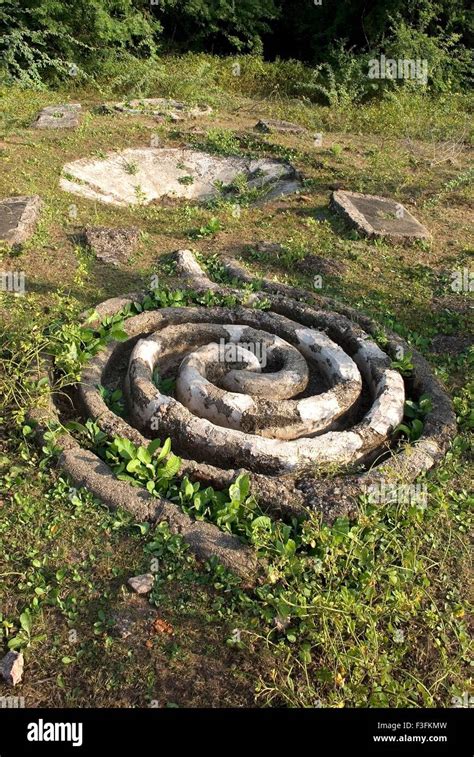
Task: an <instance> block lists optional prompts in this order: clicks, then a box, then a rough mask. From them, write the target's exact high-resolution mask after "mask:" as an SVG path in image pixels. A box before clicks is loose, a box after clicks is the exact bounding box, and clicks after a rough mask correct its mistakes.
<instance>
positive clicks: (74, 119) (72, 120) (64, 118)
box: [33, 103, 81, 129]
mask: <svg viewBox="0 0 474 757" xmlns="http://www.w3.org/2000/svg"><path fill="white" fill-rule="evenodd" d="M80 110H81V106H80V105H79V103H69V104H63V105H48V106H47V107H46V108H43V110H42V111H40V113H39V114H38V116H37V118H36V121H35V122H34V124H33V126H34V128H35V129H74V128H75V127H76V126H79V113H80Z"/></svg>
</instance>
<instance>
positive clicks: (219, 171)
mask: <svg viewBox="0 0 474 757" xmlns="http://www.w3.org/2000/svg"><path fill="white" fill-rule="evenodd" d="M242 176H245V178H246V180H247V187H248V189H249V191H252V190H258V191H259V192H261V193H262V196H263V199H265V200H266V199H269V198H270V199H273V198H274V197H276V196H279V195H284V194H288V193H290V192H294V191H297V189H299V187H300V182H299V177H298V175H297V172H296V171H295V169H294V168H293V166H291V165H290V164H288V163H282V162H281V161H278V160H269V159H266V158H261V159H258V160H252V159H250V158H244V157H240V156H232V157H223V156H215V155H209V154H207V153H204V152H199V151H197V150H192V149H179V148H152V147H146V148H138V149H127V150H123V151H122V152H118V153H111V154H109V155H108V156H107V157H106V158H105V159H98V158H90V159H81V160H75V161H73V162H72V163H68V164H67V165H65V166H64V169H63V176H62V178H61V179H60V185H61V187H62V189H65V190H66V191H68V192H73V193H74V194H77V195H80V196H82V197H87V198H88V199H92V200H100V201H102V202H105V203H108V204H112V205H121V206H124V205H137V204H142V205H148V204H149V203H151V202H153V201H154V200H160V201H161V202H165V201H166V200H167V199H169V198H172V199H178V198H183V199H186V200H195V201H198V202H199V201H204V200H208V199H211V198H213V197H216V196H218V195H219V192H220V191H223V192H225V191H226V187H230V186H231V185H232V183H233V182H234V181H235V180H236V179H237V178H241V177H242ZM219 187H221V188H222V190H220V189H219ZM265 193H266V194H265Z"/></svg>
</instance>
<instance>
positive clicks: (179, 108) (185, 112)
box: [102, 97, 212, 118]
mask: <svg viewBox="0 0 474 757" xmlns="http://www.w3.org/2000/svg"><path fill="white" fill-rule="evenodd" d="M102 110H103V112H106V113H107V112H110V111H114V110H116V111H119V112H120V113H128V114H129V115H131V116H140V115H143V116H170V117H171V118H173V116H175V117H177V118H178V117H180V116H181V117H184V116H191V117H192V118H198V117H199V116H209V115H210V114H211V113H212V108H211V107H210V106H209V105H188V104H186V103H183V102H179V101H178V100H170V99H167V98H164V97H145V98H142V99H141V100H125V101H124V102H116V103H106V104H105V105H104V106H102Z"/></svg>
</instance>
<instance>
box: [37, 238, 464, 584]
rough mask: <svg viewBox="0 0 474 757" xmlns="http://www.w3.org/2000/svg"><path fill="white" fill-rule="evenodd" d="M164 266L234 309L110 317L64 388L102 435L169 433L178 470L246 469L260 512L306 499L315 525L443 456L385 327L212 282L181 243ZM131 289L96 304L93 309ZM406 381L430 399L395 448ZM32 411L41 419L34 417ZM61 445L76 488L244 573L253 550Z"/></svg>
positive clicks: (307, 301) (440, 398)
mask: <svg viewBox="0 0 474 757" xmlns="http://www.w3.org/2000/svg"><path fill="white" fill-rule="evenodd" d="M176 262H177V272H178V274H179V276H180V287H181V288H183V282H184V284H185V286H186V287H188V288H190V289H192V290H194V291H196V290H198V291H207V290H212V291H214V292H216V293H220V294H224V295H225V294H234V296H235V295H236V294H237V297H238V302H239V304H238V305H233V306H231V307H216V306H212V307H194V306H193V307H176V308H172V307H171V308H161V309H157V310H147V311H145V312H141V313H139V314H138V315H135V316H132V317H130V318H128V319H127V320H125V321H124V329H125V331H126V333H127V339H126V340H125V341H121V342H112V343H110V344H109V345H108V346H107V347H106V348H105V349H104V350H103V351H102V352H100V353H99V354H98V355H97V356H96V357H95V358H93V359H92V360H91V361H90V363H89V364H88V366H87V367H86V369H85V370H84V371H83V375H82V379H81V382H80V384H79V385H78V386H77V387H76V392H75V403H76V407H77V410H78V411H79V412H80V413H81V414H82V416H83V417H88V418H92V419H94V420H95V421H96V423H97V424H98V425H99V427H100V428H101V429H102V430H103V431H104V432H106V433H107V434H108V435H110V436H121V437H126V438H128V439H130V440H131V441H132V442H134V443H135V444H147V443H148V441H149V440H150V439H153V438H155V437H159V438H160V439H161V440H164V439H165V438H167V437H170V438H171V441H172V449H173V451H174V452H175V453H176V454H179V455H180V456H181V457H182V460H183V462H182V467H181V470H180V474H179V475H180V476H184V475H186V476H188V477H189V478H190V479H191V480H193V481H196V480H199V481H201V482H202V483H205V484H208V485H212V486H214V487H215V488H224V487H226V486H229V485H230V484H231V483H232V482H233V481H234V480H235V478H236V476H237V475H238V474H239V472H241V471H248V472H249V473H250V476H251V491H252V493H254V494H255V495H256V496H257V497H258V499H259V503H260V505H261V507H262V508H263V509H266V510H267V511H269V512H270V513H271V514H273V515H274V516H275V517H283V518H285V517H289V516H293V515H297V516H304V515H305V513H307V511H308V508H311V509H313V510H316V511H318V512H321V513H322V516H323V518H325V519H326V520H328V521H331V520H333V519H334V518H335V517H337V516H338V515H341V514H355V512H356V508H357V495H359V494H361V493H362V492H363V491H364V490H365V488H366V487H367V486H368V485H370V484H373V483H374V482H375V481H377V480H380V479H383V480H390V481H392V482H393V481H400V482H403V483H409V482H411V481H413V480H414V479H415V478H416V477H417V476H418V475H419V474H420V473H422V472H424V471H426V470H428V469H429V468H431V467H432V466H433V465H434V464H435V463H436V462H437V461H438V460H439V459H440V458H441V456H442V455H443V454H444V452H445V450H446V448H447V445H448V443H449V440H450V438H451V436H452V435H453V433H454V431H455V418H454V414H453V411H452V408H451V403H450V401H449V398H448V397H447V396H446V394H445V393H444V391H443V389H442V387H441V386H440V384H439V383H438V381H437V380H436V379H435V377H434V376H433V375H432V373H431V372H430V369H429V366H428V364H427V363H426V361H424V359H423V358H422V357H421V356H420V355H418V354H416V353H415V355H414V357H413V362H414V372H413V378H412V379H410V382H409V385H408V386H406V384H405V381H404V380H403V378H402V376H401V375H400V374H399V373H398V372H397V371H396V370H394V369H393V368H392V367H391V364H392V359H393V356H394V355H395V354H396V351H397V349H399V348H400V347H402V348H403V349H406V351H407V352H408V346H407V345H406V344H405V343H404V342H403V341H402V340H401V339H400V338H399V337H397V336H395V335H393V334H392V335H390V334H388V335H387V343H386V346H384V350H382V349H381V348H380V347H379V346H378V345H377V343H376V341H375V339H374V334H375V333H377V332H380V329H379V328H378V327H377V326H376V324H374V323H373V322H371V321H370V320H369V319H367V318H365V317H364V316H362V315H361V314H360V313H358V312H356V311H354V310H351V309H349V308H345V307H344V306H341V305H340V304H337V303H335V302H333V301H330V300H328V299H325V298H321V297H316V296H314V295H312V294H309V293H308V292H305V291H300V290H294V289H291V288H290V287H286V286H284V285H282V284H276V283H274V282H270V281H266V280H264V282H263V289H264V291H263V292H258V293H250V294H249V293H248V292H247V291H244V290H242V289H230V288H226V287H220V286H218V285H217V284H215V283H214V282H212V281H210V280H209V279H208V277H207V276H206V274H205V273H204V271H203V270H202V269H201V268H200V266H199V265H198V263H197V261H196V260H195V258H194V257H193V255H192V253H190V252H189V251H180V252H179V253H177V261H176ZM223 262H224V263H225V265H226V267H227V270H228V272H229V274H230V275H231V276H232V277H234V278H240V279H243V280H244V281H245V280H246V279H247V280H248V278H249V276H248V274H247V273H246V272H245V270H244V269H242V268H241V267H240V266H239V264H238V263H236V261H234V260H227V259H225V258H223ZM139 300H140V295H132V296H130V297H128V298H116V299H113V300H108V301H106V302H104V303H102V304H101V305H99V307H98V308H97V312H98V315H99V319H102V318H104V317H106V316H111V315H113V314H115V313H117V312H119V311H120V310H121V309H122V308H123V307H124V306H125V305H127V304H130V303H133V302H136V301H139ZM410 351H412V350H410ZM156 371H158V373H159V375H160V377H161V378H169V377H173V378H174V379H175V388H174V391H173V392H172V394H170V393H166V394H165V393H163V392H162V391H161V390H159V389H158V388H157V387H158V386H159V385H160V384H159V382H157V381H156V379H155V380H154V376H155V374H156ZM99 386H105V387H107V388H109V389H115V388H121V389H122V391H123V392H124V396H125V398H126V406H127V407H126V416H125V418H121V417H118V416H117V415H115V414H114V413H113V412H112V410H110V409H109V408H108V407H107V405H106V404H105V402H104V400H103V399H102V396H101V394H100V392H99V389H98V387H99ZM407 389H408V390H409V392H410V396H411V397H415V398H416V397H417V396H419V395H421V394H423V393H427V394H429V395H430V397H431V399H432V403H433V410H432V412H431V413H430V414H429V416H428V417H427V418H426V421H425V427H424V433H423V436H422V438H421V439H420V440H419V441H418V442H417V443H416V444H414V445H409V446H407V445H404V446H397V445H396V444H395V442H396V439H395V435H394V431H395V429H396V427H397V426H398V424H399V423H400V422H401V421H402V418H403V413H404V401H405V395H406V391H407ZM54 412H57V411H56V410H55V408H54V406H53V405H52V406H51V408H50V416H51V413H54ZM33 415H34V414H33ZM36 420H37V421H39V422H40V425H41V424H43V425H44V423H45V417H44V413H43V414H41V413H39V415H38V413H37V414H36ZM61 444H62V447H63V453H62V456H61V458H60V464H61V465H62V466H63V467H64V468H65V469H66V470H67V472H68V473H69V475H70V477H71V478H72V480H73V481H75V482H76V483H77V484H80V485H85V486H87V487H88V488H89V489H90V490H91V491H93V492H94V493H95V494H96V495H97V496H98V497H100V498H101V499H102V500H104V501H105V502H106V503H107V504H109V505H111V506H118V505H120V506H122V507H125V508H127V509H128V510H130V511H131V512H133V514H134V515H135V516H137V517H140V518H145V519H148V520H160V519H166V520H167V521H168V522H169V524H170V527H171V529H172V530H174V531H175V532H179V533H181V534H182V535H183V536H184V538H185V539H186V540H187V541H188V542H189V543H190V545H191V547H192V549H193V550H194V551H195V552H196V554H197V555H198V556H199V557H208V556H210V555H213V554H215V555H217V556H218V557H219V558H220V559H221V561H222V562H223V563H224V564H226V565H227V566H228V567H230V568H232V569H233V570H235V571H236V572H237V573H239V574H240V575H241V576H242V577H244V578H245V580H247V581H249V582H251V581H252V580H254V577H255V572H256V568H257V566H256V561H255V555H254V553H253V551H252V550H251V549H250V548H249V547H246V546H243V545H242V544H241V543H240V542H239V541H238V540H237V539H236V537H233V536H231V535H229V534H224V533H222V532H221V531H219V529H217V527H215V526H213V525H211V524H207V523H204V522H194V521H192V520H191V519H190V518H189V517H188V516H187V515H185V514H184V513H183V512H182V511H181V510H180V509H179V508H178V506H177V505H176V504H174V503H172V502H169V501H167V500H157V499H156V498H155V497H152V496H151V495H150V494H149V493H148V492H147V491H146V490H140V489H137V488H135V487H131V486H130V485H129V484H127V483H126V482H123V481H118V480H117V479H115V478H114V477H113V474H112V473H111V471H110V469H109V468H108V466H107V465H106V464H105V463H104V462H102V461H101V460H99V458H97V457H96V456H95V455H94V454H92V453H91V452H88V451H85V450H82V449H81V448H80V447H79V446H78V445H77V443H76V442H75V440H73V439H72V438H71V437H69V436H66V437H63V438H62V442H61Z"/></svg>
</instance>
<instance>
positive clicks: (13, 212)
mask: <svg viewBox="0 0 474 757" xmlns="http://www.w3.org/2000/svg"><path fill="white" fill-rule="evenodd" d="M40 208H41V200H40V198H39V197H38V195H33V196H31V197H7V198H6V199H5V200H1V201H0V241H1V242H6V243H7V244H8V245H15V244H21V243H22V242H25V241H26V240H27V239H29V237H30V236H31V235H32V234H33V231H34V228H35V225H36V222H37V220H38V216H39V212H40Z"/></svg>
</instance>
